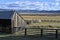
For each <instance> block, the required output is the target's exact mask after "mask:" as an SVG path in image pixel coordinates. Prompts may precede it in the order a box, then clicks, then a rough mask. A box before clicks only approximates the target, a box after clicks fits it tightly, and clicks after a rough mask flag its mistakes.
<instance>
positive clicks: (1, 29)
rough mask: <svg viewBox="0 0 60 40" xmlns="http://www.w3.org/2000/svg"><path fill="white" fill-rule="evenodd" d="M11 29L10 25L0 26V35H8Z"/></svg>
mask: <svg viewBox="0 0 60 40" xmlns="http://www.w3.org/2000/svg"><path fill="white" fill-rule="evenodd" d="M10 32H11V27H10V25H5V24H0V33H10Z"/></svg>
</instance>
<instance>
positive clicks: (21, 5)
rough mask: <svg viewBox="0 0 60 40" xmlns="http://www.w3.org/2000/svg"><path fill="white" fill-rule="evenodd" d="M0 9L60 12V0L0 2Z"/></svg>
mask: <svg viewBox="0 0 60 40" xmlns="http://www.w3.org/2000/svg"><path fill="white" fill-rule="evenodd" d="M0 9H16V10H60V0H0Z"/></svg>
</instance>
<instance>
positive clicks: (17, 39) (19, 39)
mask: <svg viewBox="0 0 60 40" xmlns="http://www.w3.org/2000/svg"><path fill="white" fill-rule="evenodd" d="M0 40H60V34H59V36H58V38H55V34H51V33H50V34H45V35H43V37H41V36H40V34H35V35H27V36H7V37H0Z"/></svg>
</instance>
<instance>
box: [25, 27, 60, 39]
mask: <svg viewBox="0 0 60 40" xmlns="http://www.w3.org/2000/svg"><path fill="white" fill-rule="evenodd" d="M28 29H36V30H37V29H40V31H41V32H40V35H41V37H43V31H44V30H55V37H56V38H58V30H60V29H57V28H55V29H53V28H50V29H43V28H25V36H27V30H28Z"/></svg>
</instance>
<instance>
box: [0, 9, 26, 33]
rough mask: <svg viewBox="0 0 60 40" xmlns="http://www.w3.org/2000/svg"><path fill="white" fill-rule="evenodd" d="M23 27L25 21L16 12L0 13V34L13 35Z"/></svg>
mask: <svg viewBox="0 0 60 40" xmlns="http://www.w3.org/2000/svg"><path fill="white" fill-rule="evenodd" d="M25 27H26V22H25V20H24V19H23V18H22V17H21V15H20V14H18V13H17V12H16V11H13V10H8V11H0V32H2V33H15V32H18V31H20V30H23V28H25Z"/></svg>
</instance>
